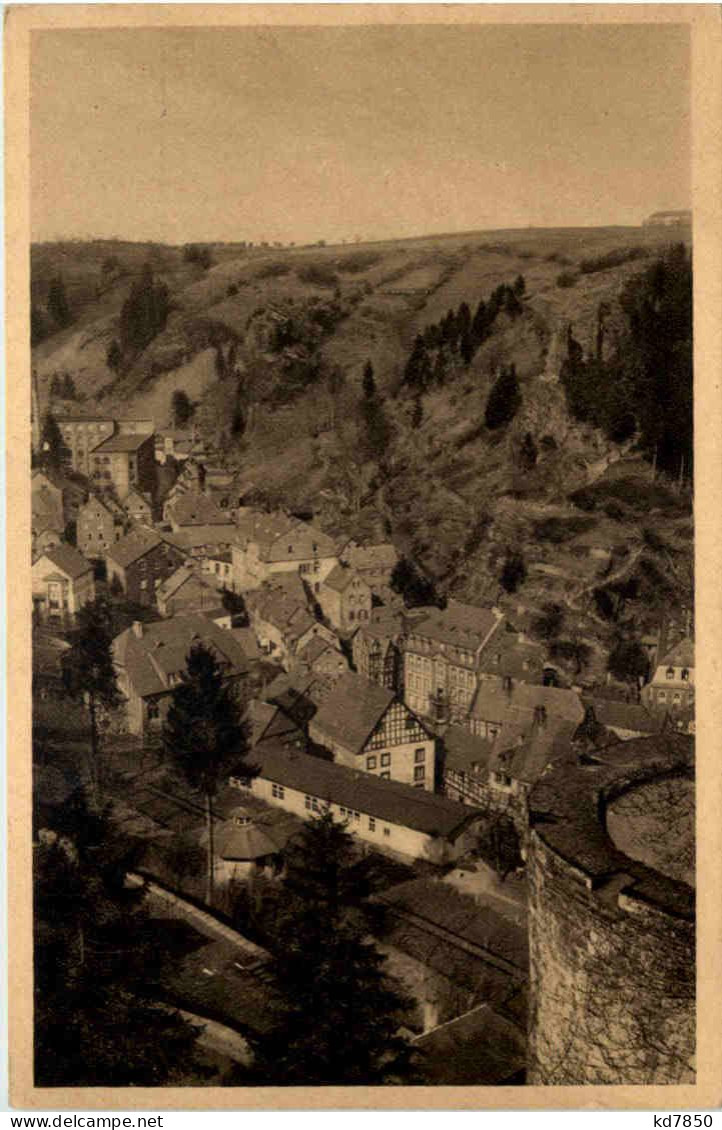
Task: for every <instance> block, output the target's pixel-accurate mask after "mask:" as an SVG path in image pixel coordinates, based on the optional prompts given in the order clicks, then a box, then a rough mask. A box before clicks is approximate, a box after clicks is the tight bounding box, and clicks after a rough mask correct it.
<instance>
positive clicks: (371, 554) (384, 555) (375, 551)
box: [345, 542, 399, 572]
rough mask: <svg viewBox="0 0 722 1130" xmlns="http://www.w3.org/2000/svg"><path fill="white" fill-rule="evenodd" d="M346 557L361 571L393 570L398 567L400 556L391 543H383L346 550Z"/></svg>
mask: <svg viewBox="0 0 722 1130" xmlns="http://www.w3.org/2000/svg"><path fill="white" fill-rule="evenodd" d="M345 556H346V557H347V558H348V561H349V564H350V565H351V566H352V567H353V568H355V569H360V570H365V569H367V570H368V571H369V572H371V571H374V570H379V571H383V570H389V571H390V570H392V569H393V568H394V566H395V565H396V563H397V561H398V559H399V555H398V551H397V549H396V546H394V545H392V544H391V542H381V543H380V544H379V545H356V546H352V547H350V548H349V549H348V550H346V553H345Z"/></svg>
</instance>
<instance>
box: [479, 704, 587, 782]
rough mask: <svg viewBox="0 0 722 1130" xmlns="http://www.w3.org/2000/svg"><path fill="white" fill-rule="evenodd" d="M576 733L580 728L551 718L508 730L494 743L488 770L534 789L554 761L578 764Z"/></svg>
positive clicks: (563, 720) (573, 723)
mask: <svg viewBox="0 0 722 1130" xmlns="http://www.w3.org/2000/svg"><path fill="white" fill-rule="evenodd" d="M576 730H577V724H576V723H575V722H569V721H567V720H566V719H564V718H550V719H547V721H546V722H544V723H543V725H539V724H537V723H536V722H533V721H527V722H526V724H523V723H522V724H518V725H512V726H510V727H506V728H505V729H504V730H502V732H501V734H499V735H498V737H497V738H496V740H495V741H494V746H493V749H492V753H491V756H490V758H489V766H488V767H489V770H490V771H492V772H494V771H498V772H501V773H506V774H508V775H509V776H510V777H513V778H514V780H515V781H524V782H525V783H527V784H530V785H532V784H534V783H535V782H536V781H538V780H539V778H540V777H541V775H542V773H543V772H544V770H545V769H546V767H547V765H549V764H550V763H551V762H552V761H556V760H557V759H558V758H565V757H566V758H568V759H569V760H570V761H574V760H575V754H574V752H573V750H572V739H573V738H574V734H575V732H576Z"/></svg>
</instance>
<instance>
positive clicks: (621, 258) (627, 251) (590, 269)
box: [579, 247, 649, 275]
mask: <svg viewBox="0 0 722 1130" xmlns="http://www.w3.org/2000/svg"><path fill="white" fill-rule="evenodd" d="M648 254H649V252H648V251H647V249H646V247H615V248H613V249H612V250H611V251H607V253H606V254H605V255H598V256H597V257H596V258H595V259H582V261H581V263H580V264H579V270H580V271H581V272H582V274H583V275H594V274H596V273H597V272H598V271H608V270H609V269H610V267H619V266H621V265H622V263H631V262H633V261H634V260H635V259H645V258H646V257H647V255H648Z"/></svg>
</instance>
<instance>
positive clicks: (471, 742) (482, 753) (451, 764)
mask: <svg viewBox="0 0 722 1130" xmlns="http://www.w3.org/2000/svg"><path fill="white" fill-rule="evenodd" d="M443 741H444V749H445V751H446V755H445V759H444V768H445V769H451V770H452V771H456V772H466V771H468V770H469V769H472V768H479V769H485V768H486V766H487V765H488V763H489V758H490V757H491V751H492V747H493V745H494V743H493V741H491V740H489V739H488V738H479V737H476V735H475V734H471V733H469V731H468V730H465V729H464V728H463V727H462V726H448V727H447V729H446V730H445V731H444V738H443Z"/></svg>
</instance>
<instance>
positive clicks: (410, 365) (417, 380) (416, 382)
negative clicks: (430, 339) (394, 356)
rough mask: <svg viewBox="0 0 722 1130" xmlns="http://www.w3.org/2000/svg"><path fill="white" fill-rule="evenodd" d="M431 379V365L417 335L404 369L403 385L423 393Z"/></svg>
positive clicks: (422, 343) (420, 337)
mask: <svg viewBox="0 0 722 1130" xmlns="http://www.w3.org/2000/svg"><path fill="white" fill-rule="evenodd" d="M430 379H431V363H430V361H429V355H428V353H427V352H426V345H425V344H424V339H423V337H422V336H421V335H420V334H419V335H418V336H417V338H416V341H415V342H414V348H413V349H412V351H411V355H410V357H409V359H408V361H407V362H406V367H405V368H404V377H403V383H404V384H407V385H411V387H412V388H416V389H419V390H421V391H423V390H424V389H425V388H427V387H428V385H429V382H430Z"/></svg>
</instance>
